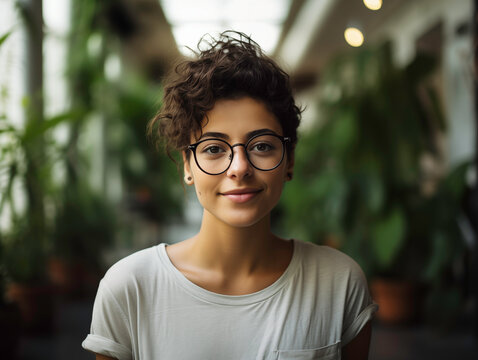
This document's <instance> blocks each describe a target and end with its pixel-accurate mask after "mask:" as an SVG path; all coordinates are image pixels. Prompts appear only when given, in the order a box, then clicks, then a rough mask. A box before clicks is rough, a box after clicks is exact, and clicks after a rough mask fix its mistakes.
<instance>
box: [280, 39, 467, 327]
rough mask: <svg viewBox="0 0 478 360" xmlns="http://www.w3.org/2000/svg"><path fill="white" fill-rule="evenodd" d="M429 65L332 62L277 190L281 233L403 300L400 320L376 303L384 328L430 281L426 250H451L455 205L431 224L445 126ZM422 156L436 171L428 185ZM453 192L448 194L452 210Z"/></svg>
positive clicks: (412, 308)
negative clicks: (338, 254) (346, 261)
mask: <svg viewBox="0 0 478 360" xmlns="http://www.w3.org/2000/svg"><path fill="white" fill-rule="evenodd" d="M435 65H436V61H435V59H434V58H433V57H430V56H428V55H424V54H418V55H417V57H416V59H415V60H414V61H413V62H412V63H411V64H410V65H408V66H406V67H405V68H398V67H396V66H394V65H393V62H392V59H391V51H390V47H389V45H388V44H385V45H382V46H380V47H378V48H369V49H364V50H358V51H355V52H353V53H348V54H344V55H341V56H339V57H338V58H337V59H334V61H333V62H332V63H331V65H330V66H329V68H328V69H326V70H325V72H324V74H323V75H322V78H321V102H320V107H319V114H320V120H321V121H319V123H318V124H316V125H315V127H312V128H310V129H308V131H307V132H304V133H303V134H302V140H301V142H300V143H299V145H298V147H297V149H296V169H295V171H296V173H298V174H297V175H298V176H296V177H295V179H294V181H293V182H291V183H289V184H288V185H287V187H286V188H285V192H284V197H283V202H282V207H281V209H280V213H282V214H283V215H284V220H283V224H284V228H287V229H293V231H294V232H298V233H301V234H302V237H303V238H305V239H309V240H310V241H314V242H321V243H326V244H329V245H333V246H336V247H338V248H340V249H342V250H343V251H345V252H346V253H348V254H350V255H351V256H352V257H353V258H354V259H355V260H356V261H358V262H359V264H360V265H361V266H362V268H363V269H364V271H365V273H366V274H367V275H368V276H369V278H370V279H371V283H372V290H375V291H376V290H377V289H379V288H380V289H381V288H383V287H384V286H383V284H388V285H390V284H391V285H392V291H393V293H394V295H393V298H394V299H395V300H396V299H398V298H399V295H397V294H398V293H399V292H402V293H403V294H405V295H410V296H411V297H412V298H411V299H410V301H411V302H410V303H409V305H408V309H407V308H406V307H405V308H404V309H403V310H401V311H400V312H401V314H402V315H406V317H408V319H398V318H396V316H395V315H398V314H397V313H396V314H387V310H386V309H387V308H389V307H388V306H387V305H384V304H380V302H383V298H381V299H380V300H379V305H381V309H380V312H379V315H381V316H383V317H384V318H385V319H386V320H388V321H390V322H400V321H408V320H411V319H412V318H413V317H414V316H415V315H416V310H417V308H418V307H419V306H417V303H419V300H420V293H419V290H420V289H421V288H422V285H423V283H427V284H431V283H432V282H433V281H432V280H431V279H436V276H437V272H434V271H433V270H432V269H435V270H436V267H435V265H432V264H434V262H436V261H438V260H436V258H435V256H439V255H438V253H439V251H440V250H437V251H434V250H432V249H434V247H439V246H442V242H446V243H449V244H454V243H459V242H460V238H459V237H458V238H457V233H456V222H455V223H453V219H455V218H456V213H453V211H456V209H457V207H450V209H449V210H448V212H447V213H446V214H447V215H446V216H450V219H451V221H447V222H442V223H441V224H440V226H438V223H439V221H438V220H437V219H439V218H440V219H443V213H439V212H440V211H442V212H443V211H444V207H443V206H441V207H438V206H436V204H437V203H440V202H441V201H443V200H439V198H441V196H442V195H441V192H440V191H438V192H437V191H436V189H441V188H442V186H441V184H443V183H446V181H445V180H444V178H443V174H444V171H442V169H441V167H440V165H441V164H442V158H443V154H442V153H443V149H442V148H440V145H439V141H438V140H437V138H438V136H439V135H440V134H442V133H443V132H444V131H445V130H446V127H445V122H444V120H443V116H442V112H441V110H440V106H439V101H438V96H437V93H436V91H434V90H433V87H430V86H428V84H427V78H428V77H429V76H430V75H431V74H432V73H433V69H434V68H435ZM426 157H428V158H431V159H432V160H433V162H434V164H435V166H434V167H433V170H435V173H434V174H432V175H433V176H431V177H432V179H431V183H432V186H428V187H426V186H424V184H425V181H428V180H430V179H429V177H430V174H429V173H427V169H426V168H425V167H424V166H423V159H424V158H425V159H426ZM437 164H438V165H437ZM437 169H438V170H439V171H437ZM460 169H462V168H460ZM458 172H459V173H461V174H462V173H463V171H462V170H461V171H458ZM452 176H454V175H452ZM457 183H460V182H459V181H458V182H457ZM430 188H431V190H430ZM461 189H463V187H461ZM460 193H461V190H460V188H459V186H457V187H456V188H455V189H454V190H453V194H455V196H456V198H455V200H454V201H455V203H456V202H457V201H458V200H457V199H458V197H459V195H460ZM298 224H299V225H298ZM294 226H295V228H294ZM297 226H298V227H299V229H297ZM451 233H453V234H454V236H448V235H447V236H448V237H447V238H446V240H443V239H444V237H443V236H444V235H443V234H451ZM434 234H436V235H434ZM440 236H441V238H440ZM437 239H442V240H437ZM438 244H441V245H438ZM457 248H460V246H458V247H457ZM461 251H463V248H462V247H461ZM430 254H432V256H430ZM461 254H462V253H461ZM455 256H457V257H459V256H460V251H458V250H457V254H455ZM454 259H456V257H454ZM444 261H445V260H443V259H441V260H440V261H439V263H440V264H441V265H440V266H445V264H443V262H444ZM447 261H452V260H451V259H447ZM445 262H446V261H445ZM448 265H449V264H448ZM445 267H446V266H445ZM432 273H433V274H432ZM384 280H386V281H384ZM377 281H378V282H377ZM397 288H398V289H400V290H397ZM402 290H403V291H402ZM375 296H376V297H377V296H378V297H381V295H375ZM406 306H407V305H406ZM390 308H391V309H397V308H398V307H397V305H396V304H393V305H392V306H391V307H390Z"/></svg>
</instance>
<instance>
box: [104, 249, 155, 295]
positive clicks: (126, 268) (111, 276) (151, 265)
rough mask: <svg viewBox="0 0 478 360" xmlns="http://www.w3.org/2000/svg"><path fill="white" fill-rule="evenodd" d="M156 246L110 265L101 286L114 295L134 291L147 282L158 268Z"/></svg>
mask: <svg viewBox="0 0 478 360" xmlns="http://www.w3.org/2000/svg"><path fill="white" fill-rule="evenodd" d="M161 246H164V245H157V246H153V247H150V248H147V249H143V250H140V251H137V252H135V253H133V254H131V255H129V256H127V257H125V258H123V259H121V260H119V261H118V262H116V263H115V264H114V265H112V266H111V267H110V268H109V269H108V271H107V272H106V274H105V276H104V277H103V279H102V281H101V285H100V288H101V286H102V287H105V288H107V289H108V290H109V291H110V292H112V293H113V294H114V295H118V294H119V293H123V292H125V291H126V292H129V291H134V290H135V289H137V288H138V286H139V285H141V284H142V283H145V282H149V281H151V280H152V278H153V277H154V276H155V274H157V271H158V268H159V259H158V251H159V249H160V247H161Z"/></svg>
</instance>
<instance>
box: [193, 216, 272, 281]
mask: <svg viewBox="0 0 478 360" xmlns="http://www.w3.org/2000/svg"><path fill="white" fill-rule="evenodd" d="M278 241H280V240H279V238H277V237H276V236H275V235H273V234H272V232H271V229H270V216H269V215H268V216H267V217H265V218H263V219H262V220H260V221H259V222H258V223H256V224H254V225H252V226H249V227H234V226H231V225H229V224H226V223H224V222H222V221H220V220H219V219H217V218H216V217H214V216H213V215H212V214H210V213H209V212H208V211H206V210H205V211H204V215H203V220H202V225H201V229H200V231H199V233H198V234H197V235H196V236H195V238H194V242H193V243H192V249H193V250H194V251H193V253H194V254H196V256H195V257H196V261H200V262H201V263H202V264H201V265H202V266H205V267H208V268H210V269H216V270H220V271H221V272H223V273H231V274H238V273H252V272H254V271H255V270H256V269H257V268H260V267H263V266H265V265H266V264H267V263H268V262H269V261H270V260H271V255H274V250H275V249H277V245H278V244H277V242H278Z"/></svg>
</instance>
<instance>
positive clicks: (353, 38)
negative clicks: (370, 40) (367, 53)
mask: <svg viewBox="0 0 478 360" xmlns="http://www.w3.org/2000/svg"><path fill="white" fill-rule="evenodd" d="M344 37H345V41H347V43H348V44H349V45H350V46H353V47H359V46H361V45H362V44H363V41H364V37H363V34H362V32H361V31H360V30H359V29H357V28H355V27H348V28H347V29H345V32H344Z"/></svg>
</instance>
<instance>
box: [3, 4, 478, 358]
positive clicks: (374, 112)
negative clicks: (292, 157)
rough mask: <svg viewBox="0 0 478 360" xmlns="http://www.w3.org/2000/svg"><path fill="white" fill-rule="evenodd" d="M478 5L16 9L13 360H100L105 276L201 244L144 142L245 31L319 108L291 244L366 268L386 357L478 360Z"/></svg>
mask: <svg viewBox="0 0 478 360" xmlns="http://www.w3.org/2000/svg"><path fill="white" fill-rule="evenodd" d="M477 3H478V2H477V1H472V0H453V1H451V0H383V1H382V0H261V1H257V0H256V1H252V0H241V1H238V0H209V1H207V0H204V1H202V0H114V1H113V0H103V1H100V0H43V1H42V0H0V259H1V262H0V272H1V277H0V295H1V296H0V353H1V354H2V358H5V359H7V358H8V359H46V358H48V359H63V358H66V357H68V358H69V359H71V360H73V359H92V358H93V355H92V354H89V353H87V352H86V351H84V350H82V348H81V341H82V340H83V339H84V338H85V337H86V335H87V333H88V331H89V325H90V320H91V310H92V305H93V301H94V296H95V292H96V288H97V285H98V282H99V280H100V279H101V277H102V276H103V274H104V272H105V271H106V269H107V268H108V267H109V266H111V265H112V264H113V263H114V262H116V261H117V260H118V259H120V258H122V257H124V256H126V255H128V254H130V253H132V252H134V251H136V250H139V249H142V248H145V247H149V246H152V245H155V244H158V243H160V242H167V243H173V242H176V241H180V240H182V239H185V238H187V237H188V236H190V235H192V234H194V233H195V232H196V231H197V230H198V229H199V223H200V220H201V208H200V206H199V204H198V203H197V201H196V199H195V195H194V194H192V193H191V192H190V191H189V190H184V189H183V187H182V185H181V183H182V174H181V172H180V170H181V168H180V167H179V171H178V168H177V166H176V165H175V164H174V162H172V161H171V160H170V159H169V158H168V157H167V156H165V155H164V154H162V153H161V152H159V153H158V152H156V151H155V149H154V147H153V146H152V145H151V144H150V142H148V139H147V138H146V135H145V131H146V129H145V128H146V125H147V123H148V121H149V119H151V117H152V116H153V115H154V114H155V112H156V111H157V110H158V108H159V107H160V106H161V94H162V79H163V78H164V76H165V74H166V73H167V72H168V71H169V70H171V69H172V68H173V66H174V64H175V62H177V61H178V60H179V59H181V58H183V57H189V56H192V55H193V50H194V49H195V48H196V45H197V43H198V41H199V39H200V38H201V36H202V35H204V34H206V33H209V34H211V35H213V36H214V35H217V33H218V32H220V31H222V30H226V29H234V30H238V31H242V32H244V33H246V34H248V35H251V36H252V38H253V39H254V40H256V41H257V42H258V43H259V44H260V45H261V46H262V48H263V49H264V50H265V51H266V53H267V54H269V55H270V56H272V57H273V58H274V59H275V60H276V61H277V62H278V63H279V64H280V65H281V66H283V67H284V69H285V70H286V71H287V72H288V73H290V75H291V81H292V84H293V88H294V91H295V94H296V99H297V102H298V103H299V104H300V105H301V106H303V107H305V108H306V110H305V112H304V115H303V122H302V124H301V127H300V129H299V130H300V140H299V145H298V147H297V150H296V170H295V175H294V180H293V181H292V182H290V183H288V184H287V186H286V188H285V191H284V194H283V198H282V199H281V203H280V204H279V206H278V207H277V208H276V209H275V211H274V214H273V226H274V228H275V229H276V231H277V232H278V233H279V234H280V235H282V236H284V237H296V238H300V239H303V240H306V241H312V242H316V243H319V244H325V245H328V246H333V247H335V248H338V249H340V250H342V251H344V252H346V253H347V254H349V255H350V256H352V257H353V258H354V259H355V260H356V261H357V262H359V264H360V265H361V266H362V268H363V269H364V271H365V273H366V275H367V277H368V279H369V283H370V287H371V291H372V294H373V297H374V300H375V301H376V302H377V303H378V304H379V305H380V311H379V313H378V314H377V315H378V316H377V318H376V319H375V320H374V323H373V326H374V334H373V338H372V346H371V351H370V358H371V359H375V360H377V359H424V358H434V359H449V358H452V357H454V358H460V359H475V358H476V354H477V353H478V345H477V338H478V316H477V310H478V301H477V298H478V276H477V275H478V257H477V250H476V248H477V229H478V223H477V222H478V190H477V149H478V146H477V120H476V104H477V97H476V96H477V95H476V94H477V91H476V86H477V76H476V65H475V64H476V45H475V44H476V40H477V27H476V19H477V6H478V4H477ZM174 156H177V154H175V155H174V154H173V157H174Z"/></svg>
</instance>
